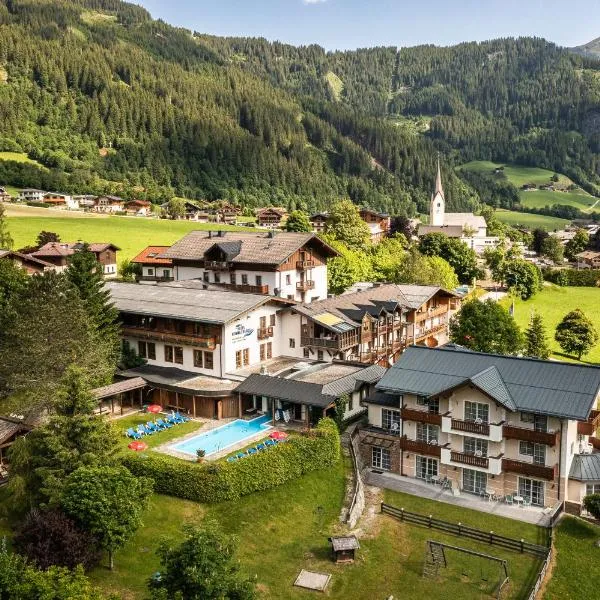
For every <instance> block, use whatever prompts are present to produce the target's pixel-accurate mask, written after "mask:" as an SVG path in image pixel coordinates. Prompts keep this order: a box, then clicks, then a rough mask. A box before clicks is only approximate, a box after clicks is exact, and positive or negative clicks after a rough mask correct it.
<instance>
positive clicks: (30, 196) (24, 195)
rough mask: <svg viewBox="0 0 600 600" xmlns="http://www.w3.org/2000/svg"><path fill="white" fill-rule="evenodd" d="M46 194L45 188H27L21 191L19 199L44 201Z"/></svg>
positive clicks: (21, 200)
mask: <svg viewBox="0 0 600 600" xmlns="http://www.w3.org/2000/svg"><path fill="white" fill-rule="evenodd" d="M45 195H46V192H45V191H44V190H36V189H33V188H25V189H24V190H21V191H20V192H19V196H18V199H19V201H20V202H43V201H44V196H45Z"/></svg>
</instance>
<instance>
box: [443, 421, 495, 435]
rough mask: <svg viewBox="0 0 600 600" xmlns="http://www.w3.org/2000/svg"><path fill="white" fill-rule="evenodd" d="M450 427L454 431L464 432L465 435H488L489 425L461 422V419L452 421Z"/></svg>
mask: <svg viewBox="0 0 600 600" xmlns="http://www.w3.org/2000/svg"><path fill="white" fill-rule="evenodd" d="M451 427H452V429H455V430H456V431H464V432H465V433H477V434H479V435H490V424H489V423H475V421H462V420H461V419H452V424H451Z"/></svg>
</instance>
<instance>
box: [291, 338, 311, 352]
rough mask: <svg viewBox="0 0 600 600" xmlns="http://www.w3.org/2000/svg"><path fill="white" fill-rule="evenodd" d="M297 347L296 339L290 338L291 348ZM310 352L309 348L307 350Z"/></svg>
mask: <svg viewBox="0 0 600 600" xmlns="http://www.w3.org/2000/svg"><path fill="white" fill-rule="evenodd" d="M295 347H296V340H295V339H294V338H290V348H295ZM306 350H308V348H306Z"/></svg>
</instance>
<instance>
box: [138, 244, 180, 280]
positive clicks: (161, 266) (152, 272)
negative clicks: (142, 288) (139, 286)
mask: <svg viewBox="0 0 600 600" xmlns="http://www.w3.org/2000/svg"><path fill="white" fill-rule="evenodd" d="M169 248H170V246H148V247H147V248H144V250H142V251H141V252H140V253H139V254H138V255H137V256H136V257H135V258H133V259H132V260H131V262H132V263H133V264H136V265H140V267H141V270H142V272H141V275H139V276H138V278H137V280H138V282H139V283H159V282H164V281H173V279H174V277H173V261H172V260H171V259H170V258H161V257H160V255H161V254H162V253H163V252H166V251H167V250H168V249H169Z"/></svg>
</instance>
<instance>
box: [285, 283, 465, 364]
mask: <svg viewBox="0 0 600 600" xmlns="http://www.w3.org/2000/svg"><path fill="white" fill-rule="evenodd" d="M458 302H459V297H458V296H457V295H456V294H454V293H453V292H448V291H446V290H443V289H441V288H438V287H434V286H419V285H396V284H381V285H376V286H373V287H370V288H369V289H367V290H364V291H360V292H356V293H352V294H343V295H341V296H335V297H332V298H327V299H326V300H319V301H317V302H311V303H310V304H301V305H297V306H293V307H292V308H290V309H289V310H286V311H284V314H283V315H282V323H283V324H284V328H283V331H285V332H286V338H287V339H285V340H282V341H281V344H282V345H283V346H285V344H286V343H287V344H288V348H287V350H286V351H287V352H289V353H293V354H295V355H297V356H302V357H303V358H314V359H317V360H322V361H329V362H331V361H333V360H345V361H353V362H361V363H369V364H380V365H383V366H389V365H390V364H393V363H394V362H395V361H396V360H397V358H398V357H399V356H400V354H401V353H402V351H403V350H404V349H405V348H406V347H407V346H409V345H410V344H426V345H429V346H438V345H441V344H444V343H446V342H447V341H448V326H449V320H450V315H451V313H452V311H453V310H454V309H455V308H456V306H457V305H458Z"/></svg>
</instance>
